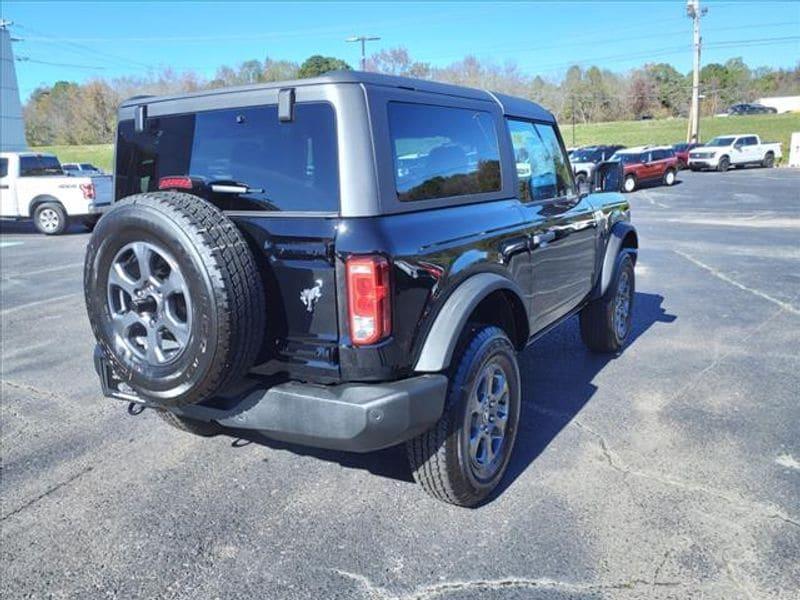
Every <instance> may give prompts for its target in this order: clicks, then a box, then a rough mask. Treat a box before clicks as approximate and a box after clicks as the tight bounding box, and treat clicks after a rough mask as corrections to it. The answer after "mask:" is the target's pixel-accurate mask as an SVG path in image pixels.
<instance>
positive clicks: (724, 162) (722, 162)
mask: <svg viewBox="0 0 800 600" xmlns="http://www.w3.org/2000/svg"><path fill="white" fill-rule="evenodd" d="M730 166H731V161H730V159H729V158H728V157H727V156H723V157H722V158H720V159H719V163H717V171H719V172H720V173H724V172H725V171H727V170H728V169H729V168H730Z"/></svg>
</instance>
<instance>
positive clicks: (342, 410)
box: [84, 72, 638, 506]
mask: <svg viewBox="0 0 800 600" xmlns="http://www.w3.org/2000/svg"><path fill="white" fill-rule="evenodd" d="M115 172H116V203H115V206H114V207H113V209H112V210H111V211H110V212H109V213H108V214H107V215H105V216H104V217H103V219H101V220H100V223H99V224H98V226H97V228H96V229H95V231H94V234H93V236H92V238H91V241H90V243H89V246H88V249H87V255H86V265H85V280H84V283H85V293H86V304H87V308H88V313H89V319H90V322H91V325H92V329H93V332H94V335H95V337H96V339H97V351H96V355H95V367H96V369H97V372H98V374H99V376H100V380H101V383H102V387H103V390H104V392H105V394H106V395H108V396H111V397H113V398H117V399H121V400H125V401H127V402H129V403H130V404H129V411H130V412H132V413H134V414H135V413H138V412H140V411H141V410H142V409H143V408H151V409H153V410H155V411H156V412H157V413H158V414H159V415H160V416H161V417H162V418H163V419H164V420H166V421H167V422H168V423H169V424H171V425H173V426H174V427H177V428H179V429H182V430H185V431H190V432H192V433H195V434H198V435H214V434H216V433H218V432H219V431H220V430H221V428H222V427H223V426H224V427H233V428H237V429H240V430H241V429H251V430H256V431H259V432H261V433H263V434H264V435H266V436H268V437H272V438H275V439H278V440H283V441H287V442H294V443H299V444H305V445H310V446H318V447H323V448H330V449H337V450H348V451H355V452H367V451H371V450H377V449H380V448H385V447H387V446H391V445H394V444H399V443H404V444H406V448H407V454H408V459H409V462H410V465H411V468H412V470H413V473H414V476H415V478H416V479H417V481H419V482H420V483H421V484H422V485H423V487H424V488H425V489H426V490H427V491H428V492H429V493H430V494H432V495H433V496H435V497H436V498H439V499H441V500H445V501H447V502H452V503H455V504H460V505H465V506H472V505H475V504H477V503H480V502H482V501H483V500H485V499H486V498H487V497H488V495H489V494H490V493H491V491H492V490H493V489H494V488H495V486H496V485H497V483H498V482H499V481H500V479H501V477H502V476H503V473H504V472H505V470H506V467H507V465H508V461H509V459H510V456H511V451H512V448H513V446H514V442H515V439H516V436H517V434H518V431H517V428H518V423H519V416H520V411H521V410H522V409H523V403H522V397H523V393H530V391H528V392H525V391H524V390H522V384H521V377H520V370H519V366H518V362H517V352H518V351H520V350H522V349H523V348H525V346H526V345H527V344H529V343H531V342H532V341H533V340H535V339H537V338H538V337H539V336H541V335H543V334H544V333H545V332H547V331H548V330H550V329H551V328H553V327H555V326H556V325H558V324H559V323H561V322H563V321H564V320H565V319H568V318H569V317H570V316H572V315H578V314H579V315H580V328H581V333H582V336H583V339H584V341H585V343H586V344H587V345H588V347H589V348H591V349H593V350H595V351H598V352H611V353H616V352H619V351H620V350H621V349H622V347H623V346H624V344H625V342H626V340H627V339H628V336H629V333H630V329H631V315H632V308H633V298H634V270H633V268H634V263H635V260H636V249H637V246H638V241H637V234H636V231H635V230H634V228H633V226H632V225H631V224H630V211H629V205H628V203H627V202H626V201H625V200H624V198H623V197H622V196H621V195H620V194H618V193H613V192H615V191H618V190H619V186H620V176H621V173H620V169H619V164H618V163H613V164H607V165H604V166H601V167H598V169H597V170H596V174H595V177H594V180H593V186H592V187H593V190H595V191H603V192H606V193H603V194H587V193H582V194H579V193H578V190H577V189H576V186H575V183H574V181H573V176H572V172H571V170H570V166H569V161H568V159H567V157H566V153H565V151H564V146H563V143H562V140H561V135H560V133H559V130H558V126H557V125H556V122H555V119H554V118H553V115H551V114H550V113H549V112H547V111H546V110H544V109H542V108H541V107H539V106H538V105H536V104H533V103H531V102H528V101H526V100H522V99H519V98H513V97H510V96H505V95H502V94H495V93H490V92H486V91H481V90H474V89H468V88H462V87H455V86H451V85H445V84H440V83H433V82H430V81H418V80H413V79H405V78H397V77H389V76H382V75H375V74H367V73H358V72H343V73H332V74H329V75H326V76H324V77H320V78H316V79H304V80H300V81H287V82H280V83H269V84H259V85H254V86H248V87H240V88H231V89H217V90H207V91H203V92H198V93H194V94H187V95H183V96H167V97H158V98H155V97H138V98H134V99H131V100H128V101H126V102H124V103H123V104H122V106H121V107H120V109H119V126H118V131H117V142H116V169H115ZM609 192H611V193H609Z"/></svg>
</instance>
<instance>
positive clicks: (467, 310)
mask: <svg viewBox="0 0 800 600" xmlns="http://www.w3.org/2000/svg"><path fill="white" fill-rule="evenodd" d="M498 290H506V291H508V292H511V293H513V294H515V295H516V296H517V297H518V298H519V300H520V301H521V302H522V303H523V306H526V305H527V304H526V303H525V301H524V297H525V296H524V295H523V293H522V290H521V289H520V287H519V286H518V285H517V284H516V283H514V282H513V281H511V280H510V279H507V278H506V277H502V276H500V275H497V274H495V273H479V274H477V275H473V276H472V277H470V278H468V279H467V280H465V281H464V282H463V283H461V284H460V285H459V286H458V287H457V288H456V290H455V291H454V292H453V293H452V294H451V295H450V297H449V298H448V299H447V300H446V301H445V303H444V305H443V306H442V309H441V310H440V311H439V314H438V315H436V319H435V320H434V322H433V326H432V327H431V328H430V331H429V332H428V335H427V337H426V338H425V343H424V344H423V346H422V351H421V352H420V354H419V358H418V359H417V362H416V364H415V365H414V371H416V372H419V373H435V372H439V371H441V370H443V369H446V368H447V367H448V366H449V365H450V361H451V359H452V358H453V352H454V351H455V348H456V344H457V343H458V340H459V337H460V336H461V332H462V331H463V330H464V327H465V326H466V324H467V322H468V320H469V317H470V315H471V314H472V313H473V312H474V311H475V309H476V308H477V307H478V305H479V304H480V303H481V301H483V300H484V299H485V298H486V297H487V296H488V295H489V294H491V293H492V292H496V291H498Z"/></svg>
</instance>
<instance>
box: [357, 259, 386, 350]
mask: <svg viewBox="0 0 800 600" xmlns="http://www.w3.org/2000/svg"><path fill="white" fill-rule="evenodd" d="M346 265H347V267H346V270H347V308H348V316H349V318H350V337H351V338H352V340H353V344H355V345H356V346H364V345H367V344H374V343H375V342H378V341H380V340H382V339H383V338H385V337H386V336H388V335H389V334H390V333H391V332H392V307H391V296H390V293H389V292H390V286H389V261H387V260H386V259H385V258H383V257H382V256H354V257H351V258H349V259H348V260H347V263H346Z"/></svg>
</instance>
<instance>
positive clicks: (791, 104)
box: [756, 96, 800, 113]
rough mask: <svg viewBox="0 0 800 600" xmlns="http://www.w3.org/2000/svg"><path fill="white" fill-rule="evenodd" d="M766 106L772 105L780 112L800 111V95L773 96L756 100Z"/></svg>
mask: <svg viewBox="0 0 800 600" xmlns="http://www.w3.org/2000/svg"><path fill="white" fill-rule="evenodd" d="M756 102H758V103H759V104H763V105H764V106H771V107H772V108H774V109H775V110H777V111H778V112H779V113H785V112H800V96H772V97H771V98H759V99H758V100H756Z"/></svg>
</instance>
